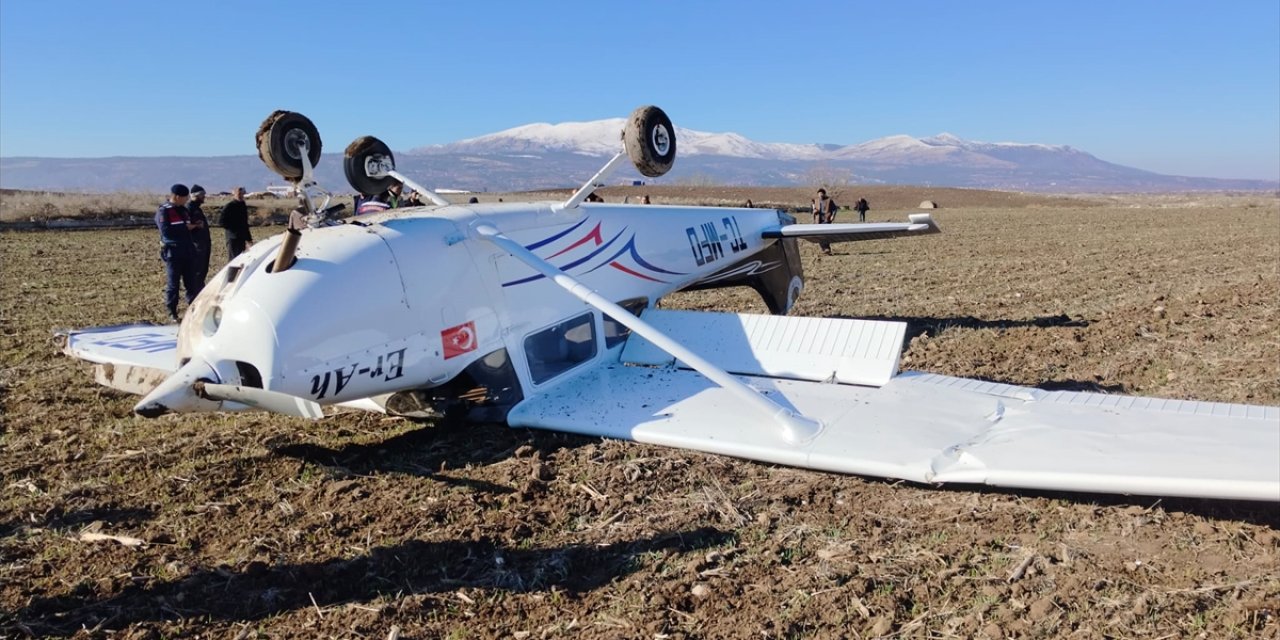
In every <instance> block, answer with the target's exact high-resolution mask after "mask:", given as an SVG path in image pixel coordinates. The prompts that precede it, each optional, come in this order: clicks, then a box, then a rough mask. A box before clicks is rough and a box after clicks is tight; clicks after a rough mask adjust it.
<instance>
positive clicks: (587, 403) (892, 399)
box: [508, 365, 1280, 501]
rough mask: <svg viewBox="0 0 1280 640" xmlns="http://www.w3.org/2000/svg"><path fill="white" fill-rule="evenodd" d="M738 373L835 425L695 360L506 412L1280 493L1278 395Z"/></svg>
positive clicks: (679, 440) (868, 466)
mask: <svg viewBox="0 0 1280 640" xmlns="http://www.w3.org/2000/svg"><path fill="white" fill-rule="evenodd" d="M742 380H743V381H744V382H746V383H747V384H749V385H751V386H752V387H753V388H755V389H757V390H758V391H761V392H763V393H765V394H766V395H768V396H769V397H770V398H771V399H773V400H774V401H775V402H778V403H779V404H781V405H783V406H787V407H790V408H792V409H793V410H795V411H797V412H799V413H802V414H803V415H806V416H809V417H812V418H817V419H819V420H822V421H823V422H824V423H825V424H826V428H825V429H824V430H823V431H822V432H821V433H820V434H819V435H818V436H817V437H816V438H814V439H813V440H812V441H809V442H805V443H802V444H799V445H793V444H788V443H787V442H785V441H784V440H783V439H782V438H781V437H780V436H779V435H778V431H777V429H776V426H775V425H772V424H770V423H769V422H768V420H766V419H763V418H761V417H760V416H759V415H758V414H757V413H756V412H752V411H749V410H747V409H746V408H744V407H743V406H741V403H740V402H738V401H735V399H734V398H733V397H732V396H731V395H730V394H728V393H726V392H724V391H723V390H722V389H720V388H718V387H715V386H714V385H712V384H711V383H710V382H708V381H707V380H706V379H705V378H703V377H702V376H699V375H698V374H696V373H694V372H691V371H685V370H680V369H670V368H651V367H640V366H626V365H608V366H603V367H597V368H595V369H589V370H587V371H584V372H583V373H582V374H580V375H579V376H578V378H577V379H575V380H573V381H572V382H571V383H569V384H562V385H557V386H556V387H555V388H553V389H551V390H550V391H549V392H548V393H546V394H542V395H539V396H535V397H533V398H529V399H526V400H525V401H524V402H522V403H520V404H519V405H517V406H516V407H515V408H514V409H513V410H512V411H511V413H510V415H509V416H508V421H509V422H510V423H511V424H512V426H523V427H535V428H545V429H556V430H563V431H570V432H574V433H580V434H584V435H594V436H604V437H611V438H620V439H626V440H635V441H638V442H647V443H652V444H661V445H666V446H673V447H681V448H688V449H694V450H698V451H705V452H708V453H717V454H723V455H730V456H736V457H741V458H748V459H752V460H760V461H763V462H770V463H775V464H785V465H790V466H796V467H804V468H811V469H817V470H823V471H833V472H839V473H853V474H860V475H869V476H879V477H887V478H898V479H903V480H910V481H915V482H925V483H953V482H954V483H981V484H989V485H995V486H1006V487H1016V488H1025V489H1041V490H1057V491H1090V492H1102V493H1120V494H1142V495H1161V496H1186V497H1204V498H1227V499H1244V500H1269V501H1280V456H1277V455H1276V452H1277V451H1280V425H1278V424H1277V423H1276V421H1275V420H1271V419H1269V418H1268V416H1270V415H1271V413H1270V408H1264V410H1263V411H1250V409H1253V407H1248V406H1245V405H1225V406H1226V407H1227V409H1226V414H1225V415H1224V414H1221V412H1219V413H1218V414H1215V413H1214V412H1212V411H1210V412H1209V413H1204V412H1203V411H1194V410H1193V411H1170V410H1166V409H1164V408H1163V407H1164V405H1163V403H1158V404H1159V405H1160V406H1153V407H1148V406H1139V404H1141V403H1136V402H1135V403H1134V404H1133V405H1132V406H1130V407H1128V408H1125V407H1122V406H1120V403H1118V402H1117V403H1112V404H1106V403H1102V404H1090V403H1089V402H1081V401H1079V400H1080V399H1079V398H1075V400H1076V401H1075V402H1071V401H1068V400H1061V401H1060V400H1058V399H1056V398H1054V399H1051V400H1050V401H1044V402H1042V401H1038V400H1034V399H1032V400H1024V399H1020V398H1032V397H1035V396H1036V395H1037V394H1036V393H1032V392H1035V391H1037V390H1034V389H1026V388H1023V387H1012V386H1011V385H1003V386H1005V387H1010V388H1009V389H1000V388H995V387H987V388H983V387H981V386H980V385H982V384H991V383H981V381H971V382H977V383H979V387H978V388H964V385H961V384H950V385H942V384H931V383H929V382H928V381H927V380H924V379H922V377H921V376H912V375H904V376H899V377H896V378H894V379H893V380H891V381H890V382H889V383H888V384H885V385H884V386H883V387H880V388H871V387H861V386H849V385H832V384H820V383H815V382H809V381H801V380H779V379H770V378H742ZM952 380H960V379H952ZM1018 389H1023V390H1024V391H1018ZM623 390H625V391H623ZM1039 393H1041V394H1046V395H1047V394H1049V393H1050V392H1043V391H1041V392H1039ZM1091 395H1100V394H1091ZM1103 397H1104V398H1110V397H1112V396H1103ZM1086 400H1088V399H1086ZM1153 404H1157V403H1153ZM1213 404H1221V403H1213ZM566 407H572V410H566ZM1251 415H1253V416H1255V417H1249V416H1251Z"/></svg>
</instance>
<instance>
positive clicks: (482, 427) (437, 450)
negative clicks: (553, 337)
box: [271, 423, 600, 493]
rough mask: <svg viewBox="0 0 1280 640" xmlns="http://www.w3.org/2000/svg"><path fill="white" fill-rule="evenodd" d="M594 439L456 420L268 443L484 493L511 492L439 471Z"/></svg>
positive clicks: (301, 455)
mask: <svg viewBox="0 0 1280 640" xmlns="http://www.w3.org/2000/svg"><path fill="white" fill-rule="evenodd" d="M595 442H600V438H591V437H585V436H575V435H569V434H560V433H553V432H545V431H531V430H525V429H511V428H508V427H506V426H505V425H495V424H478V423H476V424H469V423H459V424H449V425H444V424H441V425H427V426H423V427H420V428H417V429H414V430H412V431H408V432H405V433H402V434H400V435H397V436H393V437H391V438H387V439H386V440H382V441H379V442H375V443H369V444H348V445H344V446H340V447H326V446H323V445H318V444H311V443H292V444H278V445H273V446H271V455H274V456H280V457H286V458H294V459H297V460H300V461H303V462H308V463H311V464H314V465H318V466H321V467H326V468H328V469H330V470H333V471H336V472H339V473H341V474H342V475H371V474H376V473H403V474H407V475H415V476H424V477H432V478H435V479H437V480H439V481H440V482H444V483H450V484H465V485H467V486H468V487H470V488H471V489H473V490H476V491H483V492H486V493H511V492H512V491H513V489H511V488H510V487H504V486H500V485H496V484H492V483H487V482H482V481H477V480H468V479H464V478H455V477H449V476H444V475H440V471H442V470H445V469H448V468H452V469H459V468H463V467H466V466H468V465H474V466H484V465H489V464H493V463H496V462H501V461H503V460H506V459H508V458H510V457H511V456H512V455H514V454H515V452H516V450H517V449H520V448H521V447H526V446H527V447H530V448H531V449H532V451H530V452H529V453H530V454H531V455H538V456H541V457H542V458H548V457H550V456H551V455H552V454H554V453H555V452H557V451H560V450H563V449H572V448H576V447H581V446H585V445H587V444H591V443H595Z"/></svg>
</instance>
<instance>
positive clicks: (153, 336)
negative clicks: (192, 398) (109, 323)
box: [63, 324, 178, 373]
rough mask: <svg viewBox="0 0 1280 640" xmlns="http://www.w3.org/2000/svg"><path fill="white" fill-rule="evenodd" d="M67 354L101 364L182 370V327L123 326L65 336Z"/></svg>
mask: <svg viewBox="0 0 1280 640" xmlns="http://www.w3.org/2000/svg"><path fill="white" fill-rule="evenodd" d="M65 335H66V338H67V344H66V346H65V347H63V352H65V353H66V354H67V355H69V356H71V357H73V358H79V359H81V360H87V361H89V362H94V363H98V364H110V365H127V366H132V367H142V368H145V369H154V370H159V371H165V372H168V373H173V372H174V371H177V370H178V325H176V324H171V325H165V326H161V325H154V324H123V325H116V326H113V327H99V328H96V329H77V330H75V331H68V332H66V333H65Z"/></svg>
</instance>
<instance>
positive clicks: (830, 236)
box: [763, 213, 942, 243]
mask: <svg viewBox="0 0 1280 640" xmlns="http://www.w3.org/2000/svg"><path fill="white" fill-rule="evenodd" d="M908 219H909V220H910V222H842V223H833V224H789V225H786V226H784V227H781V228H778V229H774V230H771V231H765V232H764V234H763V237H765V238H799V239H801V240H808V241H810V242H828V243H830V242H858V241H861V240H886V239H889V238H900V237H903V236H920V235H930V234H934V233H942V229H940V228H938V224H937V223H936V222H934V220H933V216H932V215H930V214H927V213H913V214H910V215H909V216H908Z"/></svg>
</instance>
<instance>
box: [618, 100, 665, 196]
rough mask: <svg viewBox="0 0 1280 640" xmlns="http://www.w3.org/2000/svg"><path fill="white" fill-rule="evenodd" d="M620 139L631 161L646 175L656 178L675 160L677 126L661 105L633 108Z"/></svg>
mask: <svg viewBox="0 0 1280 640" xmlns="http://www.w3.org/2000/svg"><path fill="white" fill-rule="evenodd" d="M622 141H623V145H624V146H625V147H626V148H627V156H628V157H629V158H631V164H633V165H635V166H636V170H637V171H639V172H640V173H641V174H643V175H645V176H648V177H650V178H656V177H658V176H660V175H662V174H664V173H666V172H668V171H670V170H671V165H673V164H675V161H676V128H675V127H674V126H672V125H671V118H668V117H667V114H665V113H663V112H662V109H659V108H657V107H654V106H647V107H640V108H638V109H636V110H635V111H632V112H631V117H630V118H627V126H626V128H624V129H623V130H622Z"/></svg>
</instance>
